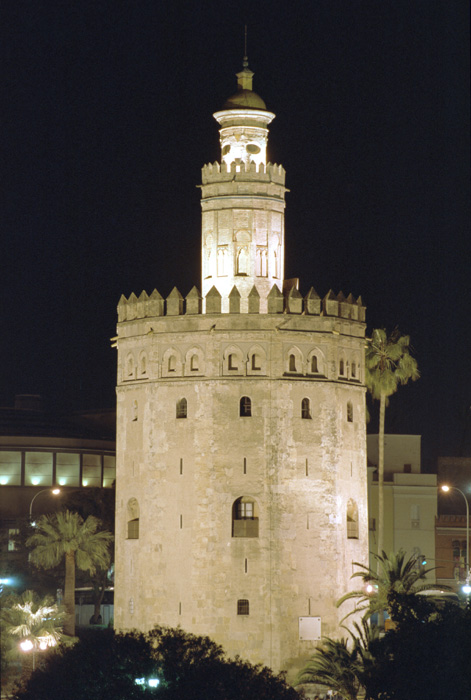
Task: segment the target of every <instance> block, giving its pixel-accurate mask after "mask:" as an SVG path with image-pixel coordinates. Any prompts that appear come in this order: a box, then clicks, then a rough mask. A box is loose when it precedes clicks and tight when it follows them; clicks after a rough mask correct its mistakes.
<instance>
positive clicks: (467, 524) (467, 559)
mask: <svg viewBox="0 0 471 700" xmlns="http://www.w3.org/2000/svg"><path fill="white" fill-rule="evenodd" d="M440 488H441V490H442V491H444V492H445V493H447V492H448V491H451V490H452V489H453V490H454V491H458V493H460V494H461V495H462V496H463V498H464V502H465V503H466V586H467V587H469V583H470V575H471V569H470V568H469V503H468V499H467V498H466V496H465V494H464V493H463V491H462V490H461V489H459V488H458V487H457V486H448V485H447V484H443V485H442V486H441V487H440Z"/></svg>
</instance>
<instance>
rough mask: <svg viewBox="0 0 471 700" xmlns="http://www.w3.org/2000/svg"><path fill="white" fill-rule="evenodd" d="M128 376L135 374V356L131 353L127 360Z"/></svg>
mask: <svg viewBox="0 0 471 700" xmlns="http://www.w3.org/2000/svg"><path fill="white" fill-rule="evenodd" d="M126 376H127V377H133V376H134V358H133V356H132V355H129V357H128V359H127V360H126Z"/></svg>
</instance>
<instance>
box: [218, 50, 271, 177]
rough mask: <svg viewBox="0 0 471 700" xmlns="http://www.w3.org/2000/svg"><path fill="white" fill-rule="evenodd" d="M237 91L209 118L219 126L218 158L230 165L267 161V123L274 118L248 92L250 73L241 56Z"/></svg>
mask: <svg viewBox="0 0 471 700" xmlns="http://www.w3.org/2000/svg"><path fill="white" fill-rule="evenodd" d="M236 75H237V92H236V94H235V95H232V97H229V99H228V100H226V102H225V104H224V107H223V109H222V110H221V111H220V112H216V113H215V114H214V115H213V116H214V118H215V119H216V121H217V122H218V124H220V126H221V129H220V130H219V134H220V141H221V158H222V160H223V161H224V162H225V163H226V164H227V165H230V164H231V163H232V162H235V163H237V164H240V163H251V162H252V163H256V164H257V165H259V164H260V163H266V162H267V141H268V129H267V127H268V124H270V122H271V121H273V119H274V118H275V115H274V114H273V113H272V112H268V111H267V108H266V105H265V102H264V101H263V100H262V98H261V97H259V95H257V93H256V92H253V90H252V80H253V75H254V74H253V72H252V71H251V70H250V69H249V66H248V61H247V57H244V63H243V69H242V70H241V71H240V73H237V74H236Z"/></svg>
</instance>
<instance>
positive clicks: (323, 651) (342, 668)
mask: <svg viewBox="0 0 471 700" xmlns="http://www.w3.org/2000/svg"><path fill="white" fill-rule="evenodd" d="M361 673H362V664H361V659H360V658H359V655H358V653H357V650H356V647H355V644H353V646H352V649H350V648H349V645H348V640H346V639H344V638H343V637H342V639H330V638H329V637H324V638H323V639H322V642H321V644H320V645H319V646H318V647H317V649H316V652H315V654H314V656H313V657H312V658H311V659H310V660H309V661H308V663H307V664H306V666H305V667H304V668H303V669H302V670H301V671H300V672H299V675H298V677H297V679H296V683H295V685H302V684H304V683H318V684H319V685H325V686H327V687H328V688H330V689H332V690H335V691H336V692H337V693H339V694H340V695H341V696H342V697H343V698H346V700H356V698H357V696H358V691H359V690H360V680H359V677H360V674H361Z"/></svg>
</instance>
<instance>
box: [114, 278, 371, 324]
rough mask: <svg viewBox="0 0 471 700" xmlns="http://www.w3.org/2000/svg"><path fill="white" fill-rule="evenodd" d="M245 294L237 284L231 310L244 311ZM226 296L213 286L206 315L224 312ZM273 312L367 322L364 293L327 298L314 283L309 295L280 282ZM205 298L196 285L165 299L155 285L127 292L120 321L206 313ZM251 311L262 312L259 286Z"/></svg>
mask: <svg viewBox="0 0 471 700" xmlns="http://www.w3.org/2000/svg"><path fill="white" fill-rule="evenodd" d="M240 300H241V295H240V292H239V290H238V289H237V287H236V286H234V287H233V288H232V291H231V292H230V294H229V314H240V313H241V311H240ZM221 302H222V297H221V294H220V293H219V292H218V290H217V289H216V287H212V288H211V289H210V290H209V292H208V293H207V295H206V312H205V313H206V315H208V314H220V313H221ZM267 307H268V313H269V314H283V313H286V314H305V315H309V316H338V317H339V318H347V319H350V320H352V321H359V322H361V323H364V322H365V311H366V307H365V306H363V303H362V299H361V296H360V297H358V299H354V297H353V295H352V294H349V295H348V297H345V296H344V294H343V292H339V293H338V294H337V295H336V294H334V292H333V291H332V290H330V291H329V292H328V293H327V294H326V295H325V297H324V298H323V299H321V298H320V297H319V295H318V294H317V292H316V290H315V289H314V287H311V289H310V290H309V292H308V293H307V294H306V296H305V297H303V296H302V294H301V293H300V292H299V291H298V290H297V289H296V288H295V287H292V288H291V289H290V290H289V291H287V292H286V293H285V294H283V293H282V292H281V291H280V290H279V288H278V286H277V285H276V284H274V285H273V287H272V288H271V290H270V293H269V294H268V297H267ZM202 309H203V298H202V296H201V293H200V291H199V290H198V289H197V288H196V287H193V288H192V289H191V291H190V292H189V293H188V294H187V296H186V297H183V296H182V294H181V293H180V292H179V290H178V289H177V288H176V287H174V288H173V289H172V291H171V292H170V294H169V295H168V297H167V298H166V299H164V298H163V297H162V296H161V295H160V294H159V292H158V291H157V290H156V289H154V291H153V292H152V294H150V295H148V294H147V293H146V292H145V291H143V292H141V294H140V295H139V297H137V296H136V295H135V294H134V292H133V293H132V294H131V295H130V296H129V298H128V299H126V297H125V296H124V295H122V296H121V299H120V300H119V303H118V322H119V323H121V322H123V321H133V320H134V319H140V318H150V317H154V316H182V315H196V314H202V313H203V311H202ZM248 313H249V314H258V313H260V294H259V292H258V291H257V288H256V287H255V286H253V287H252V289H251V291H250V293H249V295H248Z"/></svg>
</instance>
